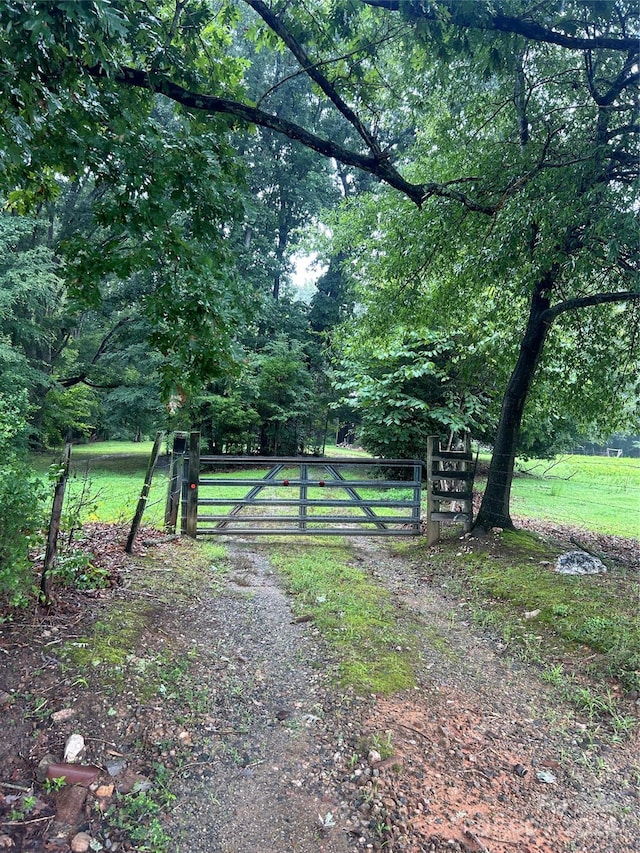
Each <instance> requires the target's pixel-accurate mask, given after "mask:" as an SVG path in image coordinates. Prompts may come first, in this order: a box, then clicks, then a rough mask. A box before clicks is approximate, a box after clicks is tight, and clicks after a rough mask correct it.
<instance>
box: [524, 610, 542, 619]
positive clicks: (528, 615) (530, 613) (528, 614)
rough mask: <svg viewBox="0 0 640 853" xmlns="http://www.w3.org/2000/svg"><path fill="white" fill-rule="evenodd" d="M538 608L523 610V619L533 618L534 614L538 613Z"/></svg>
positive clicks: (537, 614)
mask: <svg viewBox="0 0 640 853" xmlns="http://www.w3.org/2000/svg"><path fill="white" fill-rule="evenodd" d="M540 612H541V611H540V610H527V611H525V614H524V618H525V619H535V618H536V616H539V615H540Z"/></svg>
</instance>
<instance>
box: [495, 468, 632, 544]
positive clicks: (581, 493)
mask: <svg viewBox="0 0 640 853" xmlns="http://www.w3.org/2000/svg"><path fill="white" fill-rule="evenodd" d="M517 469H518V471H519V472H520V473H519V475H518V476H516V477H515V478H514V481H513V488H512V500H511V512H512V513H513V515H516V516H523V517H526V518H539V519H547V520H550V521H555V522H558V523H559V524H570V525H574V526H577V527H585V528H587V529H588V530H593V531H595V532H599V533H607V534H612V535H616V536H627V537H637V536H638V535H639V534H640V459H631V458H629V457H622V458H620V459H617V458H607V457H604V456H560V457H556V459H555V460H552V461H549V460H529V461H528V462H519V464H518V466H517Z"/></svg>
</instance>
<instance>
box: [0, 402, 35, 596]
mask: <svg viewBox="0 0 640 853" xmlns="http://www.w3.org/2000/svg"><path fill="white" fill-rule="evenodd" d="M27 412H28V407H27V400H26V394H25V393H24V392H18V393H17V394H14V395H12V396H11V398H8V397H7V396H5V395H4V394H2V393H0V506H1V507H2V513H1V514H0V602H1V603H3V604H8V605H10V606H12V607H16V606H19V605H24V604H26V603H27V600H28V597H29V595H30V594H31V592H32V589H33V576H32V571H31V563H30V561H29V548H30V547H31V546H32V545H33V544H34V543H35V541H36V539H37V536H38V531H39V527H40V524H41V521H42V516H41V512H42V502H43V499H44V496H45V490H44V487H43V485H42V483H41V482H40V481H39V480H38V479H37V478H36V477H34V476H33V475H32V474H31V473H30V472H29V468H28V466H27V463H26V459H25V455H24V450H25V444H26V438H27V435H28V429H29V428H28V425H27V420H26V416H27Z"/></svg>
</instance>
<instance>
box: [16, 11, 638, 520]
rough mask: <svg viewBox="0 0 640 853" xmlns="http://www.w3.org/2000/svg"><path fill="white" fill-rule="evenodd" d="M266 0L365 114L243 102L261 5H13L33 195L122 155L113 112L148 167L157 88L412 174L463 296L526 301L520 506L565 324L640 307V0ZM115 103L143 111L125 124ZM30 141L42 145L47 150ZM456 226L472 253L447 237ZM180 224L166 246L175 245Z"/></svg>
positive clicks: (498, 494) (294, 46)
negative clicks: (247, 48)
mask: <svg viewBox="0 0 640 853" xmlns="http://www.w3.org/2000/svg"><path fill="white" fill-rule="evenodd" d="M245 5H246V6H247V7H250V8H251V9H252V10H253V12H254V13H255V16H256V17H255V19H254V23H253V25H252V27H251V28H249V29H247V30H246V33H245V34H246V36H247V37H251V38H253V39H255V40H256V42H257V43H259V44H260V43H262V44H266V45H270V46H273V47H275V46H279V47H286V49H287V50H288V51H289V52H290V53H291V55H292V56H293V57H295V59H296V61H297V62H298V65H299V67H300V71H301V73H302V74H304V75H306V76H307V77H308V78H309V80H310V81H311V83H312V85H313V93H314V97H315V98H317V103H318V108H319V110H324V111H332V112H333V113H334V114H335V115H336V116H337V117H338V118H339V121H340V122H341V123H342V124H341V126H342V127H343V129H344V133H334V134H332V135H331V136H330V137H327V136H324V135H322V133H321V132H319V131H318V129H317V127H316V126H313V127H310V126H303V125H302V124H298V123H296V122H293V121H291V120H290V119H288V118H286V117H283V116H280V115H279V114H277V113H275V112H272V111H270V110H268V109H263V108H262V107H261V106H259V105H256V103H255V102H253V103H252V102H250V101H249V100H248V99H246V100H243V98H242V96H241V94H240V89H239V87H238V81H239V76H238V72H239V68H240V66H241V63H239V62H238V60H237V54H234V51H233V49H230V50H228V49H227V47H228V46H229V45H230V44H231V40H230V32H231V30H232V28H233V26H234V25H235V24H239V22H240V21H241V17H240V15H239V13H238V8H239V5H238V4H237V3H234V2H227V3H224V4H222V6H221V8H220V14H217V15H214V14H213V11H212V10H211V9H210V7H208V6H206V5H205V4H201V3H200V2H195V0H194V2H188V1H187V2H184V3H181V4H179V5H178V6H176V7H171V8H169V6H168V5H167V6H165V5H164V4H162V5H161V6H160V9H159V14H157V15H156V16H155V17H154V16H153V15H152V14H151V13H150V11H149V10H148V9H147V8H146V7H140V6H139V5H137V4H131V3H129V2H122V3H118V4H114V5H113V6H111V5H109V4H107V3H106V2H101V0H95V2H92V3H88V4H74V6H73V7H71V11H70V7H69V6H68V4H67V3H62V2H59V3H50V4H42V3H30V4H28V5H27V4H24V5H13V6H11V7H5V9H4V11H3V13H2V17H1V18H0V26H2V33H3V36H2V44H1V45H0V47H1V48H2V50H1V51H0V55H1V56H2V66H1V67H0V77H1V76H4V77H6V78H7V79H9V80H10V81H11V88H10V89H7V91H10V92H11V95H10V97H8V98H5V99H4V101H3V106H5V107H6V110H5V111H4V112H3V121H4V128H5V135H6V136H7V140H8V144H7V145H6V146H5V147H4V148H5V151H6V152H7V155H6V157H5V173H6V175H7V180H8V181H9V182H11V181H14V182H15V183H16V184H20V187H21V190H20V193H19V194H18V195H17V196H16V199H15V203H16V204H18V203H22V204H27V203H33V202H34V200H35V199H37V197H38V194H43V195H46V193H47V192H48V188H49V186H50V180H47V175H49V176H50V175H51V170H52V169H56V170H58V171H61V170H66V171H72V170H76V171H78V170H79V169H80V168H81V166H82V165H83V164H84V163H85V162H86V161H87V160H89V159H92V162H96V163H99V164H102V166H103V167H104V168H107V170H108V166H109V157H107V156H106V154H105V150H106V149H105V146H100V145H98V144H96V143H95V140H96V138H97V133H96V129H97V128H98V127H100V128H105V127H106V128H107V130H108V132H107V133H106V134H105V138H106V139H107V140H108V146H109V148H110V151H109V156H110V157H113V151H114V150H115V152H116V154H117V155H118V156H119V155H120V151H119V131H120V132H121V131H125V133H124V136H125V140H127V141H129V142H130V144H131V146H132V147H131V148H130V149H126V146H123V151H122V156H124V155H125V154H126V153H127V151H128V150H130V151H131V152H132V154H133V160H134V161H136V162H137V163H138V165H139V166H142V165H143V163H144V162H145V157H147V158H148V157H149V151H151V153H152V156H153V154H154V153H156V152H158V151H159V150H162V149H163V145H164V143H158V144H157V145H156V144H155V143H156V141H157V140H158V139H159V137H158V134H157V132H156V130H155V129H154V130H153V134H152V140H153V142H154V145H152V146H151V147H150V148H147V150H146V151H145V153H144V155H142V153H141V150H140V147H136V145H137V143H136V136H142V137H144V136H145V135H144V133H143V132H142V130H143V121H142V119H141V117H142V116H145V115H146V116H147V117H148V114H149V113H148V111H149V105H150V103H151V99H150V93H157V94H159V95H161V96H162V97H163V98H168V99H171V100H173V101H175V102H176V103H178V104H180V105H181V107H182V108H183V110H184V114H185V115H186V114H187V113H188V114H189V116H193V115H194V114H195V112H196V111H199V113H200V114H203V115H204V114H206V115H208V116H226V117H227V119H228V120H230V121H232V122H241V123H244V124H253V125H257V126H260V127H262V128H267V129H269V130H272V131H275V132H277V133H280V134H282V135H284V136H286V137H287V138H289V139H292V140H295V141H297V142H300V143H302V144H303V145H305V146H307V147H309V148H310V149H312V150H314V151H316V152H318V153H320V154H322V155H323V156H325V157H329V158H334V159H335V160H336V161H338V162H340V163H341V164H343V165H344V166H346V167H347V168H350V169H357V170H360V171H362V172H365V173H368V174H370V175H373V176H374V177H375V178H376V179H378V180H379V181H381V182H383V183H385V184H387V185H388V186H390V187H392V188H393V189H394V190H396V191H398V192H399V193H400V194H401V195H403V196H404V197H405V198H406V199H408V200H409V201H410V202H411V203H412V205H414V206H415V208H416V209H417V210H416V211H415V216H416V218H417V219H418V220H419V221H423V222H424V219H423V214H424V213H429V214H430V215H432V216H433V218H434V222H435V225H436V226H437V224H438V223H440V224H441V225H442V224H444V225H445V229H446V230H445V231H444V232H443V231H442V230H439V231H438V230H436V233H435V234H434V232H433V229H428V228H427V229H426V231H425V233H424V235H423V239H422V241H421V245H422V246H423V247H424V246H425V245H426V246H432V245H433V246H435V247H436V249H437V250H440V249H444V254H443V256H442V261H441V263H442V265H443V267H445V268H446V270H447V275H446V282H447V285H449V284H450V283H451V282H454V283H457V285H458V291H457V292H458V293H459V295H460V298H461V299H462V298H465V295H466V294H468V297H467V298H470V299H472V300H473V302H474V304H476V305H479V306H480V307H482V306H483V305H484V302H485V300H487V297H489V298H488V300H487V301H489V302H491V301H493V302H494V303H495V304H496V305H500V306H501V307H502V309H504V308H505V307H506V306H508V307H510V308H512V309H514V323H513V330H514V332H517V334H513V335H512V343H513V345H514V349H515V354H514V363H515V366H514V368H513V370H512V372H511V375H510V376H509V378H508V380H507V382H506V391H505V393H504V397H503V405H502V408H501V413H500V417H499V420H498V427H497V432H496V438H495V442H494V455H493V459H492V467H491V471H490V475H489V481H488V485H487V489H486V492H485V497H484V501H483V505H482V509H481V512H480V516H479V519H478V522H479V523H480V524H481V525H483V526H487V527H489V526H492V525H503V526H504V525H510V524H511V520H510V516H509V494H510V484H511V477H512V472H513V461H514V457H515V453H516V449H517V446H518V439H519V433H520V426H521V422H522V418H523V413H524V407H525V403H526V402H527V399H528V397H529V394H530V391H531V388H532V383H533V380H534V377H535V375H536V370H537V368H538V366H539V364H541V359H542V355H543V352H544V349H545V345H546V344H547V341H548V340H549V337H550V331H551V329H552V327H553V326H554V324H555V323H556V321H558V322H559V323H560V324H564V323H565V322H567V321H569V322H570V318H571V316H572V315H573V313H574V312H581V314H584V313H585V312H587V313H589V314H590V313H592V312H593V309H596V310H597V311H598V312H602V313H598V315H597V316H598V317H599V318H600V317H604V318H605V321H604V322H603V323H602V325H603V326H604V325H606V321H607V320H608V321H609V322H611V321H613V319H614V318H615V319H617V320H624V323H625V324H629V323H630V318H629V314H630V312H626V313H625V314H624V315H620V314H618V313H617V309H616V307H615V306H616V305H618V304H619V305H624V304H629V303H635V302H636V301H637V300H638V298H639V296H640V293H639V291H638V285H637V254H636V249H637V243H636V240H635V236H636V235H635V229H634V224H633V223H634V214H633V204H634V198H635V197H634V195H633V189H632V184H633V181H634V180H635V177H636V173H637V155H636V151H635V148H634V143H635V139H636V138H637V133H638V121H637V97H636V87H637V80H638V17H639V15H638V10H637V7H636V6H635V4H632V3H630V2H626V0H612V2H607V3H600V4H594V3H592V2H588V0H565V2H563V3H562V4H559V3H555V2H549V3H542V4H538V6H536V7H534V8H533V9H532V8H530V7H529V4H525V3H524V2H522V0H503V2H500V3H497V4H495V3H489V2H478V3H476V4H458V3H455V2H450V0H438V1H437V2H433V3H430V4H424V3H422V2H419V0H416V2H403V3H399V2H397V0H361V2H354V3H349V4H334V3H329V2H327V3H324V2H321V0H318V2H314V3H311V4H308V5H307V4H305V6H299V5H295V6H288V5H287V6H285V7H283V8H282V9H279V8H277V7H272V6H270V5H267V4H266V3H264V2H262V0H246V4H245ZM9 23H10V24H11V29H9V28H8V24H9ZM242 25H243V26H244V24H242ZM16 31H18V32H19V33H20V37H16V35H15V33H16ZM25 32H28V33H29V37H28V38H24V33H25ZM203 43H204V45H205V48H206V49H203V47H202V44H203ZM16 68H20V74H19V75H18V76H17V82H16V75H15V69H16ZM43 104H44V105H47V107H48V110H47V111H45V110H43V109H42V105H43ZM145 111H146V113H145ZM116 112H118V114H121V115H122V114H124V115H125V120H124V123H126V126H123V122H121V123H120V126H117V122H116V117H115V113H116ZM192 121H194V120H193V119H192ZM114 122H115V124H114ZM76 124H77V126H78V128H80V130H79V131H78V135H77V137H76V139H74V144H72V145H67V147H66V148H65V146H64V145H63V139H64V132H65V130H66V129H67V128H68V127H69V126H75V125H76ZM194 126H195V125H194ZM129 127H131V128H133V132H132V133H131V135H129V134H128V133H127V132H126V131H127V130H128V128H129ZM114 131H115V132H114ZM142 147H143V146H142ZM21 149H26V150H27V156H29V154H30V156H31V162H30V163H29V168H28V169H25V168H24V165H23V164H24V162H25V159H24V158H23V157H22V150H21ZM196 150H197V146H196ZM94 151H97V155H95V154H94V153H93V152H94ZM90 152H91V157H89V153H90ZM189 153H190V156H191V151H190V152H189ZM441 154H442V156H440V155H441ZM445 155H446V156H445ZM21 158H22V159H21ZM115 159H117V157H116V158H115ZM105 164H106V165H105ZM94 168H97V166H94ZM47 170H49V171H47ZM142 171H143V173H144V171H145V170H144V169H143V170H142ZM223 172H224V170H223ZM125 174H131V175H132V176H133V175H135V174H137V172H135V171H134V170H133V169H129V170H125ZM227 174H228V173H227ZM126 185H127V186H130V185H131V181H129V182H128V183H127V182H126ZM218 186H219V184H218ZM137 192H138V195H136V194H135V193H136V191H135V190H134V191H133V192H132V191H131V189H127V193H128V197H129V198H130V199H133V200H134V201H135V202H136V203H135V204H132V205H129V207H128V208H127V209H128V210H129V211H130V213H131V214H132V215H134V224H136V223H139V230H138V232H135V231H134V233H137V234H138V235H139V236H142V234H143V233H144V229H143V227H142V223H143V222H144V221H147V222H150V223H152V222H153V213H154V209H155V208H154V203H153V202H154V197H153V194H152V199H151V202H150V203H149V204H147V200H146V198H145V197H144V194H140V188H139V187H138V188H137ZM127 193H125V196H124V198H125V199H126V198H127ZM138 202H143V203H141V204H140V203H138ZM125 207H126V206H125ZM161 218H162V217H158V220H156V223H155V224H156V226H157V224H158V221H159V220H160V219H161ZM217 218H218V219H219V217H217ZM412 218H413V217H412ZM125 224H126V225H127V228H128V233H131V229H130V228H129V223H128V222H127V223H125ZM456 229H457V230H456ZM445 233H446V234H447V235H452V236H453V238H454V239H453V240H452V244H453V248H454V249H455V253H456V254H457V255H458V257H455V256H454V254H453V253H452V252H451V251H449V249H448V246H446V245H443V244H444V242H445V240H444V234H445ZM180 234H181V232H180V230H178V236H180ZM170 236H171V239H170V241H169V249H168V250H166V248H165V247H164V246H163V250H164V251H165V254H166V255H168V257H169V258H170V259H173V260H175V259H176V258H177V257H178V253H177V251H176V250H174V249H173V248H172V247H173V246H174V245H175V244H176V241H175V240H174V239H173V234H172V232H170ZM458 236H459V239H458ZM485 242H487V243H489V244H490V246H489V251H485ZM151 243H152V245H154V246H155V245H157V242H154V240H152V241H151ZM143 248H144V244H143ZM430 251H431V250H430ZM219 254H220V255H221V256H222V254H223V253H222V252H220V253H219ZM433 254H434V255H438V254H439V251H434V252H433ZM134 255H135V253H134ZM470 270H471V271H472V273H473V274H472V275H468V276H467V277H466V278H465V276H464V275H462V273H463V272H465V271H466V272H469V271H470ZM431 280H432V281H433V276H432V277H431ZM194 284H195V280H190V281H188V282H185V285H188V286H191V287H192V286H193V285H194ZM467 284H468V287H469V289H468V290H465V286H466V285H467ZM218 293H219V294H220V293H221V291H218ZM443 299H445V301H446V297H445V295H444V293H443ZM203 307H206V306H203ZM612 312H613V313H612ZM155 319H156V320H157V319H159V316H158V314H156V316H155ZM193 319H194V320H197V319H198V317H194V318H193ZM631 319H633V318H631ZM201 326H202V324H196V326H195V328H196V331H197V332H198V334H202V333H204V332H205V329H204V328H201ZM162 331H163V330H161V332H160V333H159V334H160V335H162ZM609 337H610V336H609ZM181 340H182V338H181ZM171 348H172V349H173V347H171ZM196 349H197V347H196ZM186 356H187V362H188V360H189V353H188V352H187V354H186ZM192 361H193V359H192Z"/></svg>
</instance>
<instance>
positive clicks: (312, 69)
mask: <svg viewBox="0 0 640 853" xmlns="http://www.w3.org/2000/svg"><path fill="white" fill-rule="evenodd" d="M245 3H247V5H249V6H251V8H252V9H253V10H254V12H256V14H258V15H260V17H261V18H262V20H263V21H264V22H265V24H266V25H267V26H268V27H269V29H271V30H272V31H273V32H274V33H275V34H276V35H277V36H278V38H279V39H281V41H282V42H283V43H284V44H286V46H287V47H288V48H289V50H290V51H291V53H292V54H293V55H294V56H295V58H296V59H297V60H298V62H299V63H300V66H301V67H302V68H303V70H304V71H305V72H306V73H307V74H308V76H309V77H310V78H311V79H312V80H313V82H314V83H315V84H316V85H317V86H319V87H320V89H322V91H323V92H324V93H325V95H326V96H327V98H329V100H330V101H331V103H332V104H333V105H334V107H335V108H336V109H337V110H338V112H340V113H341V115H343V116H344V118H346V120H347V121H348V122H349V124H350V125H351V126H352V127H353V128H354V129H355V131H356V132H357V133H358V135H359V136H360V137H361V138H362V139H363V140H364V142H365V144H366V145H367V148H368V149H369V150H370V151H371V152H372V153H373V154H374V156H375V157H376V159H377V158H381V157H382V156H383V154H382V150H381V149H380V146H379V145H378V142H377V140H376V139H375V138H374V137H373V135H372V134H371V133H370V132H369V130H368V129H367V128H366V127H365V126H364V124H363V123H362V122H361V121H360V118H359V116H358V115H357V114H356V113H355V112H354V111H353V110H352V109H351V107H350V106H349V105H348V104H347V103H346V102H345V101H343V99H342V98H341V97H340V95H339V94H338V92H337V91H336V89H335V87H334V86H333V84H332V83H330V82H329V80H328V79H327V78H326V77H325V76H324V74H322V73H321V72H320V68H319V66H318V64H317V63H315V62H313V61H312V60H311V57H310V56H309V55H308V54H307V52H306V50H305V49H304V48H303V47H302V45H301V44H300V43H299V42H298V41H297V40H296V39H295V38H294V37H293V35H292V34H291V33H290V32H289V30H288V29H287V28H286V27H285V26H284V24H283V23H282V21H281V20H280V19H279V18H278V17H277V16H276V15H274V14H273V12H272V11H271V10H270V9H269V8H268V7H267V5H266V4H265V3H263V2H262V0H245Z"/></svg>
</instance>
